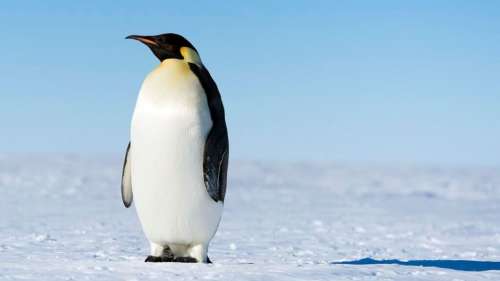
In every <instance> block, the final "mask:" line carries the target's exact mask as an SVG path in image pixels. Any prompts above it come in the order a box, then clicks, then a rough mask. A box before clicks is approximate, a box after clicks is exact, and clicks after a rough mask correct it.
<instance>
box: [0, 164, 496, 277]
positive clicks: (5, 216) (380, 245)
mask: <svg viewBox="0 0 500 281" xmlns="http://www.w3.org/2000/svg"><path fill="white" fill-rule="evenodd" d="M121 165H122V163H121V157H105V156H102V157H95V158H90V157H78V156H68V155H66V156H62V155H58V156H54V155H45V156H44V155H38V156H36V157H32V156H26V155H25V156H19V155H0V188H1V190H2V196H1V203H0V280H195V279H213V280H455V281H458V280H474V281H477V280H500V271H499V270H500V263H498V262H497V261H500V169H495V168H440V167H411V166H405V167H399V166H394V167H381V166H369V165H367V166H360V165H339V164H314V163H312V164H311V163H288V164H287V163H261V162H236V161H233V162H232V163H231V166H230V171H229V173H230V180H229V186H228V193H227V197H226V206H225V212H224V216H223V220H222V223H221V225H220V228H219V231H218V233H217V235H216V237H215V238H214V240H213V241H212V244H211V247H210V250H209V256H210V258H211V259H212V261H213V262H214V264H211V265H206V264H175V263H154V264H153V263H144V262H143V261H144V258H145V257H146V255H147V254H148V251H149V249H148V244H147V241H146V240H145V238H144V236H143V234H142V230H141V228H140V225H139V222H138V220H137V217H136V214H135V210H134V209H133V208H131V209H125V208H124V207H123V206H122V203H121V198H120V173H121ZM392 259H397V260H396V261H386V262H385V263H390V264H379V263H381V262H382V261H383V260H392ZM454 260H462V261H461V262H454ZM474 261H478V262H474ZM342 262H347V263H359V264H342ZM488 262H490V263H488ZM493 262H497V263H493ZM363 263H364V264H363ZM418 265H421V266H418ZM424 266H425V267H424ZM449 267H451V268H449ZM453 268H454V269H453ZM484 269H489V270H484Z"/></svg>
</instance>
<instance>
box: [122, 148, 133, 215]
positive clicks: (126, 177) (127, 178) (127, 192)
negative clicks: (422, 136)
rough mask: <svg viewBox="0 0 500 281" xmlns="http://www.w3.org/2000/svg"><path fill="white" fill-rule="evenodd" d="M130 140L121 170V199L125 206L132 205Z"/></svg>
mask: <svg viewBox="0 0 500 281" xmlns="http://www.w3.org/2000/svg"><path fill="white" fill-rule="evenodd" d="M130 154H131V153H130V142H129V143H128V146H127V152H126V153H125V160H124V162H123V171H122V201H123V205H125V207H126V208H128V207H130V205H132V200H133V194H132V173H131V171H130V166H131V163H130V159H131V155H130Z"/></svg>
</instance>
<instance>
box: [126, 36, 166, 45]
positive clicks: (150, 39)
mask: <svg viewBox="0 0 500 281" xmlns="http://www.w3.org/2000/svg"><path fill="white" fill-rule="evenodd" d="M125 39H134V40H137V41H140V42H142V43H144V44H145V45H147V46H148V47H160V45H158V43H157V42H156V40H155V37H154V36H142V35H129V36H127V37H125Z"/></svg>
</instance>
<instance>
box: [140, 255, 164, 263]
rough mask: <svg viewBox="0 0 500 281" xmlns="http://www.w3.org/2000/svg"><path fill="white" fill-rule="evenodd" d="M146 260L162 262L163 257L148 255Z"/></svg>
mask: <svg viewBox="0 0 500 281" xmlns="http://www.w3.org/2000/svg"><path fill="white" fill-rule="evenodd" d="M144 262H162V259H161V257H155V256H148V257H147V258H146V260H145V261H144Z"/></svg>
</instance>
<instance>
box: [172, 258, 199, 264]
mask: <svg viewBox="0 0 500 281" xmlns="http://www.w3.org/2000/svg"><path fill="white" fill-rule="evenodd" d="M174 262H185V263H194V262H198V261H197V260H196V259H195V258H192V257H176V258H174Z"/></svg>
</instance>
